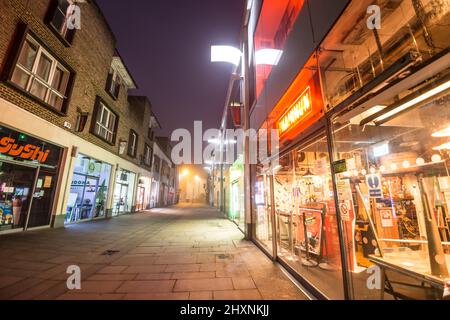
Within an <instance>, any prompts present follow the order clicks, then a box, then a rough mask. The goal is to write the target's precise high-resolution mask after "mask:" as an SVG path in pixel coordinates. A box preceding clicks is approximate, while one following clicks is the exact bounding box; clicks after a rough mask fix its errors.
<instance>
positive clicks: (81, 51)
mask: <svg viewBox="0 0 450 320" xmlns="http://www.w3.org/2000/svg"><path fill="white" fill-rule="evenodd" d="M49 5H50V0H0V26H1V27H0V72H1V73H2V74H3V73H4V71H5V68H6V65H7V61H8V59H10V58H11V56H12V55H13V52H12V48H11V46H12V43H13V42H14V39H15V38H16V37H17V29H18V25H19V23H20V22H23V23H25V24H27V25H28V26H29V28H30V29H31V30H32V31H33V32H34V33H35V34H36V35H37V36H38V37H39V40H40V41H41V42H43V43H44V44H45V45H46V46H47V47H48V49H49V50H50V51H51V53H52V54H54V55H55V57H57V58H58V59H60V60H63V61H64V62H65V63H66V64H67V65H69V66H70V67H71V68H72V69H73V70H74V71H75V73H76V76H75V81H74V85H73V89H72V94H71V96H70V100H69V104H68V109H67V114H66V115H60V114H58V113H55V112H53V111H51V110H49V109H47V108H45V107H44V106H43V105H42V104H40V103H38V102H36V101H35V100H34V99H31V98H29V97H27V96H26V95H24V94H23V93H22V92H20V91H18V90H17V89H14V88H12V87H10V86H9V85H7V84H6V83H5V82H4V81H2V82H1V83H0V97H1V98H4V99H5V100H8V101H10V102H12V103H14V104H15V105H17V106H18V107H20V108H23V109H25V110H27V111H29V112H32V113H33V114H35V115H37V116H39V117H41V118H43V119H45V120H47V121H49V122H51V123H53V124H55V125H57V126H59V127H61V128H64V126H63V125H64V122H65V121H67V122H70V123H71V124H72V129H70V130H69V129H65V128H64V129H65V130H69V131H70V132H72V133H73V134H76V135H78V136H80V137H81V138H83V139H85V140H87V141H89V142H92V143H94V144H96V145H98V146H100V147H102V148H104V149H106V150H108V151H110V152H113V153H115V154H118V150H119V147H118V144H119V141H120V140H121V139H122V140H128V134H129V130H130V128H133V129H134V130H135V131H137V133H138V135H139V147H138V152H137V155H138V156H137V157H136V158H131V157H129V156H128V155H127V154H126V152H125V154H124V155H121V157H123V158H125V159H127V160H129V161H131V162H134V163H136V164H138V165H140V157H139V156H140V155H141V154H143V152H144V151H143V150H144V139H145V137H147V128H148V121H149V118H150V109H149V110H147V108H150V105H148V106H146V107H144V108H135V107H130V106H129V103H128V93H127V91H126V90H124V87H122V88H121V90H120V93H119V97H118V99H117V100H114V99H113V98H112V97H111V96H110V95H109V94H108V93H107V91H106V90H105V87H106V81H107V77H108V71H109V68H110V66H111V61H112V58H113V55H114V52H115V47H116V40H115V37H114V35H113V34H112V33H111V30H110V29H109V26H108V24H107V22H106V21H105V19H104V17H103V15H102V14H101V12H100V11H99V9H98V7H97V6H96V5H95V3H94V2H92V1H90V3H83V4H80V8H81V30H77V31H76V33H75V37H74V39H73V42H72V44H71V45H70V46H67V45H65V44H64V43H63V42H62V41H61V40H60V39H59V38H58V37H57V36H56V35H55V34H54V33H53V32H52V31H51V30H50V28H49V27H48V26H47V25H46V24H45V22H44V20H45V17H46V15H47V11H48V8H49ZM125 63H126V62H125ZM97 96H99V97H101V98H102V99H103V100H104V101H105V103H106V104H107V105H108V106H109V107H110V108H112V109H113V111H115V112H116V113H117V114H118V115H119V125H118V132H117V139H116V143H115V145H114V146H111V145H109V144H108V143H106V142H104V141H102V140H101V139H99V138H97V137H96V136H94V135H92V134H91V133H90V132H89V129H90V125H91V120H92V115H93V110H94V105H95V101H96V97H97ZM77 109H80V110H81V111H83V112H89V113H90V115H89V119H88V122H87V124H86V127H85V128H84V131H83V132H75V131H74V130H73V129H74V128H75V124H76V120H77V115H78V113H77ZM0 119H1V110H0Z"/></svg>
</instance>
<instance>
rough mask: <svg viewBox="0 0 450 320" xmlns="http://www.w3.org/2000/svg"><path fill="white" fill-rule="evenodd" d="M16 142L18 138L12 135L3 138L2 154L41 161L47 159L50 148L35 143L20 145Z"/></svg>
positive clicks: (0, 152)
mask: <svg viewBox="0 0 450 320" xmlns="http://www.w3.org/2000/svg"><path fill="white" fill-rule="evenodd" d="M15 142H16V140H15V139H13V138H10V137H3V138H1V139H0V154H5V155H7V156H11V157H15V158H21V159H24V160H32V161H38V162H40V163H44V162H45V161H47V158H48V155H49V154H50V150H42V149H41V147H39V146H35V145H34V144H26V145H19V144H17V143H15Z"/></svg>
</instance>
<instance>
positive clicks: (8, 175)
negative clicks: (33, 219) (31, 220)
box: [0, 161, 37, 231]
mask: <svg viewBox="0 0 450 320" xmlns="http://www.w3.org/2000/svg"><path fill="white" fill-rule="evenodd" d="M36 172H37V168H36V167H29V166H22V165H18V164H14V163H10V162H6V161H0V231H4V230H11V229H23V228H24V227H25V225H26V221H27V215H28V209H29V206H30V203H31V196H32V192H33V183H34V181H35V178H36Z"/></svg>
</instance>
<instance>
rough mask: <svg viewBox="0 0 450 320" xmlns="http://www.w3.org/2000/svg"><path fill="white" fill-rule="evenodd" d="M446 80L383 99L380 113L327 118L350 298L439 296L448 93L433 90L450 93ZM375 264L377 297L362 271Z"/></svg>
mask: <svg viewBox="0 0 450 320" xmlns="http://www.w3.org/2000/svg"><path fill="white" fill-rule="evenodd" d="M449 74H450V70H446V71H444V72H442V73H441V77H443V78H441V79H438V80H433V81H430V82H426V83H424V84H421V85H419V86H418V87H416V88H415V89H416V91H414V92H413V93H410V92H408V94H407V95H404V98H403V99H401V100H399V101H396V102H392V101H389V100H387V101H385V103H384V105H385V106H388V107H385V108H382V109H381V111H379V108H373V109H369V110H367V111H365V112H363V113H360V114H357V115H355V116H353V117H349V116H346V113H345V112H344V113H342V114H341V115H337V116H335V117H334V118H333V129H334V133H333V145H334V151H335V163H336V169H335V173H336V176H335V179H336V184H337V186H339V187H338V188H340V190H339V192H338V197H339V202H340V203H341V204H342V206H345V208H346V209H345V210H341V215H342V218H343V219H344V218H345V219H346V222H345V223H344V228H345V230H344V235H345V241H346V244H347V248H351V249H352V250H349V251H348V252H347V256H348V261H349V273H350V274H351V277H352V280H353V281H352V282H353V287H352V290H353V294H354V296H355V297H356V298H373V297H374V295H376V297H380V296H381V297H383V296H382V295H381V294H382V293H390V295H394V296H398V297H411V298H420V299H430V298H436V297H439V296H440V297H442V290H443V287H444V286H445V281H447V280H448V279H450V276H449V266H450V242H449V240H450V229H449V222H450V174H449V172H450V171H449V165H450V90H448V89H447V90H440V89H439V88H441V89H442V88H443V87H442V85H445V84H448V87H450V77H449ZM438 91H440V92H439V93H437V92H438ZM430 93H434V94H433V96H430ZM424 95H426V96H427V99H425V100H423V102H421V100H422V99H421V97H424ZM414 99H415V100H414ZM411 101H413V102H414V101H416V103H414V104H413V103H411ZM347 212H348V214H345V213H347ZM343 213H344V214H343ZM373 265H376V266H378V267H380V268H381V269H382V270H383V271H384V273H383V276H385V280H386V286H387V287H386V288H385V289H383V288H382V290H381V291H383V292H377V290H370V286H367V281H368V274H367V272H362V273H361V270H364V271H366V268H368V267H371V266H373ZM405 275H408V276H405ZM383 285H384V284H383ZM378 291H379V290H378ZM378 294H380V295H378Z"/></svg>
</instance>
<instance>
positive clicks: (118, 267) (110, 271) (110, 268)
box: [97, 266, 128, 274]
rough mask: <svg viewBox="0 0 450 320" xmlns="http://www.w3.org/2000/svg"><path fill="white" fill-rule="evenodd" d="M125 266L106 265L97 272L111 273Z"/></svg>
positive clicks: (119, 271) (115, 272)
mask: <svg viewBox="0 0 450 320" xmlns="http://www.w3.org/2000/svg"><path fill="white" fill-rule="evenodd" d="M126 268H128V267H127V266H108V267H104V268H103V269H100V270H99V271H98V272H97V273H111V274H117V273H121V272H122V271H124V270H125V269H126Z"/></svg>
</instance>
